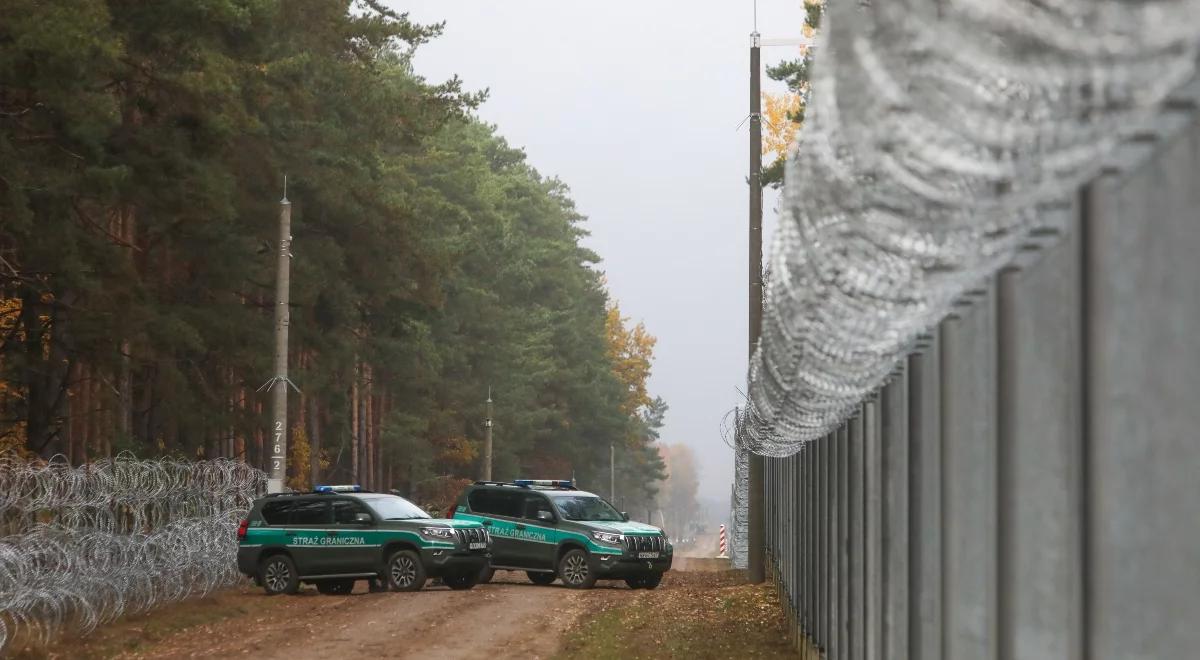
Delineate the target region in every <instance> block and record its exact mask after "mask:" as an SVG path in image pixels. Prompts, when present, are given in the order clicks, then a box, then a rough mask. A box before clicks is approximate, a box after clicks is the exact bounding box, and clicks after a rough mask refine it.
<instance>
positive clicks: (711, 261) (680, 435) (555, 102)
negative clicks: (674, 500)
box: [389, 0, 803, 498]
mask: <svg viewBox="0 0 1200 660" xmlns="http://www.w3.org/2000/svg"><path fill="white" fill-rule="evenodd" d="M389 4H390V5H391V6H392V7H394V8H395V9H397V10H400V11H406V12H409V14H410V16H411V17H412V18H413V19H414V20H416V21H417V22H420V23H433V22H441V21H445V22H446V28H445V33H444V35H443V36H442V37H440V38H439V39H437V40H435V41H434V42H432V43H430V44H427V45H425V46H422V47H421V49H420V50H419V51H418V55H417V60H416V67H417V71H418V73H420V74H421V75H423V76H425V77H426V78H428V79H430V80H431V81H441V80H445V79H447V78H449V77H450V76H452V75H455V74H457V75H458V76H459V77H461V78H462V79H463V80H464V82H465V84H466V87H467V88H468V89H483V88H488V89H490V91H491V94H490V97H489V100H488V102H487V103H486V104H485V105H484V106H483V107H482V109H481V110H480V111H479V115H480V116H481V117H482V118H483V119H484V120H485V121H488V122H490V123H494V124H496V125H497V126H498V127H499V131H500V133H501V134H502V135H504V136H505V138H507V139H508V141H509V142H510V143H511V144H513V145H514V146H518V147H521V148H523V149H524V150H525V152H526V153H527V154H528V156H529V160H530V162H531V163H532V164H533V165H534V166H535V167H536V168H537V169H538V170H539V171H540V172H541V173H542V174H544V175H547V176H557V177H559V178H561V179H562V180H563V181H564V182H566V183H567V184H568V185H569V186H570V187H571V190H572V191H573V197H574V199H575V201H576V202H577V203H578V206H579V209H580V211H581V212H582V213H584V214H585V215H587V216H588V218H589V220H588V223H587V227H588V229H589V230H590V231H591V237H590V238H589V239H588V240H587V242H586V243H587V245H588V246H589V247H591V248H592V249H594V250H595V251H596V252H598V253H599V254H600V256H601V258H602V259H603V262H602V263H601V266H600V267H601V269H602V270H604V272H605V273H606V275H607V277H608V282H609V288H610V291H611V293H612V295H613V297H614V298H616V299H617V301H618V302H619V303H620V305H621V310H622V312H623V313H624V314H625V315H627V316H629V317H631V318H632V319H634V321H635V322H636V321H643V322H644V323H645V324H646V327H647V329H648V330H649V331H650V333H651V334H653V335H655V336H656V337H658V346H657V347H656V350H655V355H656V359H655V362H654V371H653V375H652V377H651V379H650V384H649V385H650V390H651V392H652V394H655V395H659V396H662V397H663V398H664V399H665V400H666V401H667V403H668V405H669V406H670V411H669V413H668V415H667V419H666V428H665V429H664V430H663V440H664V441H666V442H682V443H686V444H688V445H690V446H691V447H693V448H694V449H695V451H696V454H697V457H698V458H699V460H700V464H701V470H702V474H701V475H700V478H701V487H700V490H701V493H700V494H701V496H702V497H707V498H728V496H729V486H730V482H731V479H732V473H733V468H732V453H731V451H730V450H729V449H728V448H727V447H726V446H725V444H724V442H723V441H722V440H721V436H720V421H721V418H722V416H723V415H724V414H725V413H726V411H728V410H730V409H731V408H732V407H733V406H735V405H737V404H738V403H739V397H740V395H739V393H738V392H739V390H744V389H745V375H746V331H747V330H746V328H747V324H746V308H747V293H746V291H747V286H746V278H747V238H746V231H747V230H746V222H747V203H748V202H747V195H748V191H747V186H746V170H747V166H748V162H749V161H748V143H747V139H748V129H747V128H746V127H745V126H742V127H741V128H740V129H739V128H738V124H739V123H741V122H742V120H743V119H745V118H746V115H747V114H748V113H749V87H748V85H749V82H748V73H749V62H750V58H749V53H748V49H749V43H750V38H749V34H750V32H751V31H752V28H753V2H752V0H686V1H685V0H637V1H635V0H607V1H606V2H595V1H591V0H391V1H390V2H389ZM802 21H803V12H802V9H801V0H759V7H758V26H759V31H760V32H761V33H762V34H763V36H764V37H784V36H796V35H798V34H799V32H800V26H801V24H802ZM794 54H795V53H794V52H793V51H791V50H790V49H779V48H776V49H769V50H768V51H766V52H764V56H763V58H764V62H765V63H771V62H773V61H777V60H780V59H784V58H787V57H791V56H793V55H794ZM764 82H765V84H767V85H770V84H771V83H770V82H769V81H764ZM765 206H766V214H765V215H766V218H765V223H766V226H767V228H768V231H769V230H770V227H771V226H772V225H773V220H774V215H775V214H774V207H775V199H774V197H773V196H770V195H769V196H768V198H767V199H766V201H765ZM500 441H502V440H500Z"/></svg>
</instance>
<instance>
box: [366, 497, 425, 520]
mask: <svg viewBox="0 0 1200 660" xmlns="http://www.w3.org/2000/svg"><path fill="white" fill-rule="evenodd" d="M367 504H369V505H371V508H372V509H375V513H376V515H378V516H379V517H380V518H383V519H384V520H412V519H414V518H428V517H429V514H428V513H425V512H424V511H422V510H421V507H419V506H417V505H416V504H413V503H412V502H409V501H408V500H406V499H404V498H403V497H400V496H399V495H385V496H383V497H372V498H370V499H368V500H367Z"/></svg>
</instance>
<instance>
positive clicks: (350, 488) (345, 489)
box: [313, 484, 362, 493]
mask: <svg viewBox="0 0 1200 660" xmlns="http://www.w3.org/2000/svg"><path fill="white" fill-rule="evenodd" d="M313 490H314V491H315V492H318V493H361V492H362V486H360V485H358V484H353V485H343V486H317V487H316V488H314V489H313Z"/></svg>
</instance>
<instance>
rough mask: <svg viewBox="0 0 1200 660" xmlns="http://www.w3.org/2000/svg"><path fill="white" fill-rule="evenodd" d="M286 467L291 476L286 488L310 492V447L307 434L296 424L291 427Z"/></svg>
mask: <svg viewBox="0 0 1200 660" xmlns="http://www.w3.org/2000/svg"><path fill="white" fill-rule="evenodd" d="M288 453H289V454H291V456H289V457H288V465H289V466H290V467H291V472H292V476H291V477H289V478H288V480H287V485H288V488H291V489H292V490H296V491H307V490H312V484H311V483H309V481H310V479H309V477H310V476H311V470H310V469H309V460H310V458H311V457H312V446H311V445H310V444H309V442H308V434H307V433H305V431H304V426H303V425H301V424H297V425H295V426H293V427H292V442H291V444H290V446H289V447H288Z"/></svg>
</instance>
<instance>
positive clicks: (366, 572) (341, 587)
mask: <svg viewBox="0 0 1200 660" xmlns="http://www.w3.org/2000/svg"><path fill="white" fill-rule="evenodd" d="M491 548H492V542H491V537H490V535H489V534H488V532H487V529H486V528H485V527H484V526H483V525H482V524H480V523H478V522H475V521H472V520H466V519H462V520H440V519H434V518H430V517H429V514H427V513H425V512H424V511H422V510H421V509H420V507H418V506H416V505H414V504H413V503H412V502H409V501H408V500H406V499H404V498H403V497H397V496H396V495H385V494H382V493H368V492H364V491H363V490H362V488H361V487H359V486H318V487H317V488H316V490H315V491H314V492H311V493H279V494H274V495H267V496H266V497H263V498H260V499H258V500H256V501H255V502H254V506H253V507H252V508H251V509H250V513H249V515H248V516H247V517H246V519H245V520H243V521H242V522H241V525H240V526H239V528H238V553H237V563H238V571H240V572H241V573H242V574H243V575H246V576H248V577H252V578H254V580H255V582H256V583H258V584H259V585H260V586H262V588H263V589H265V590H266V592H267V593H268V594H280V593H287V594H291V593H295V592H296V591H297V589H299V587H300V584H301V583H310V584H315V585H316V586H317V590H318V591H320V592H321V593H323V594H348V593H350V592H351V591H352V590H353V589H354V582H355V581H356V580H369V581H370V582H371V583H372V586H373V587H374V586H377V585H378V586H386V587H387V588H389V589H392V590H393V591H417V590H419V589H420V588H421V587H422V586H423V585H424V584H425V581H426V579H428V578H430V577H440V578H441V579H442V582H444V583H445V584H446V585H447V586H449V587H450V588H451V589H470V588H471V587H473V586H475V584H476V582H477V581H478V579H479V576H480V573H481V571H483V570H486V567H487V565H488V556H489V553H490V552H491ZM380 583H381V584H380Z"/></svg>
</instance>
